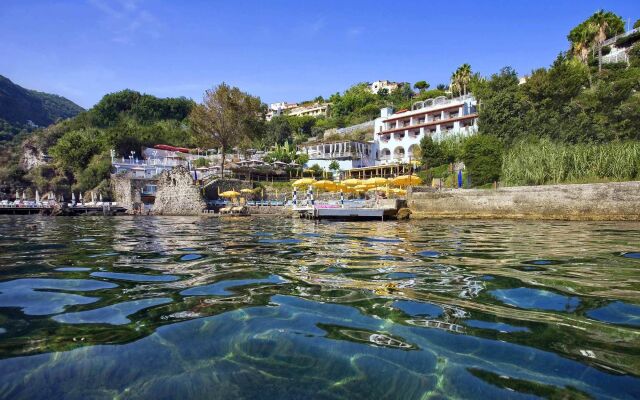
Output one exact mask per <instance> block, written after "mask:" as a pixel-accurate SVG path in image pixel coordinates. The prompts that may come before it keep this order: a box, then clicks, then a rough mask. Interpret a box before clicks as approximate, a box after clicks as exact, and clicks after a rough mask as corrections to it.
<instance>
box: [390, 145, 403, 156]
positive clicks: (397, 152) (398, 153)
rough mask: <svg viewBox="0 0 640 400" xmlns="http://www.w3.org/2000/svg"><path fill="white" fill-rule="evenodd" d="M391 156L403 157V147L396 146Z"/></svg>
mask: <svg viewBox="0 0 640 400" xmlns="http://www.w3.org/2000/svg"><path fill="white" fill-rule="evenodd" d="M393 158H395V159H401V158H404V147H402V146H398V147H396V148H395V150H393Z"/></svg>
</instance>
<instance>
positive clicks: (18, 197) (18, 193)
mask: <svg viewBox="0 0 640 400" xmlns="http://www.w3.org/2000/svg"><path fill="white" fill-rule="evenodd" d="M18 200H20V192H18V191H17V190H16V201H18Z"/></svg>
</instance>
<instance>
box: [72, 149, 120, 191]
mask: <svg viewBox="0 0 640 400" xmlns="http://www.w3.org/2000/svg"><path fill="white" fill-rule="evenodd" d="M110 173H111V158H110V157H109V154H108V153H103V154H99V155H96V156H94V157H93V158H92V159H91V161H90V162H89V165H87V167H86V168H85V169H83V170H82V171H81V172H80V174H78V176H77V183H76V184H75V185H74V187H73V188H74V189H76V190H79V191H80V192H85V191H88V190H91V189H93V188H95V187H97V186H99V185H100V184H101V183H102V181H104V180H108V179H109V176H110Z"/></svg>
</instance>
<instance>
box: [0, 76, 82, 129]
mask: <svg viewBox="0 0 640 400" xmlns="http://www.w3.org/2000/svg"><path fill="white" fill-rule="evenodd" d="M82 111H84V110H83V109H82V107H80V106H78V105H77V104H75V103H73V102H72V101H70V100H67V99H65V98H64V97H61V96H57V95H54V94H49V93H43V92H37V91H35V90H29V89H25V88H23V87H21V86H19V85H16V84H15V83H13V82H11V81H10V80H9V79H7V78H5V77H4V76H2V75H0V141H2V140H10V139H11V138H12V137H13V136H15V135H17V134H19V133H21V132H25V133H26V132H32V131H34V130H35V129H37V128H38V127H43V126H48V125H50V124H52V123H54V122H56V121H58V120H61V119H66V118H71V117H73V116H75V115H77V114H79V113H81V112H82Z"/></svg>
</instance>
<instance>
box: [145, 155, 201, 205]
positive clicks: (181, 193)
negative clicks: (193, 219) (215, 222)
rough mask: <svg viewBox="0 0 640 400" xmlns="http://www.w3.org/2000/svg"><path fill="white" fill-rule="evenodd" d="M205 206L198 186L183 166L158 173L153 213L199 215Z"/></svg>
mask: <svg viewBox="0 0 640 400" xmlns="http://www.w3.org/2000/svg"><path fill="white" fill-rule="evenodd" d="M206 207H207V205H206V203H205V201H204V199H203V197H202V195H201V192H200V188H199V186H197V185H195V182H194V181H193V178H192V177H191V174H190V173H189V171H188V170H187V169H186V168H185V167H182V166H179V167H176V168H174V169H172V170H171V171H164V172H162V173H161V174H160V176H159V177H158V190H157V192H156V200H155V203H154V204H153V209H152V213H153V214H156V215H200V214H201V213H202V210H204V209H205V208H206Z"/></svg>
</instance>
